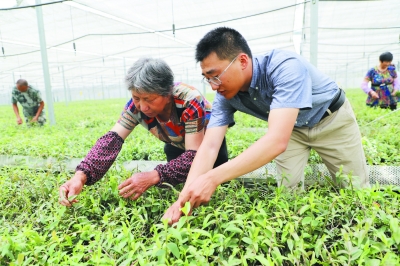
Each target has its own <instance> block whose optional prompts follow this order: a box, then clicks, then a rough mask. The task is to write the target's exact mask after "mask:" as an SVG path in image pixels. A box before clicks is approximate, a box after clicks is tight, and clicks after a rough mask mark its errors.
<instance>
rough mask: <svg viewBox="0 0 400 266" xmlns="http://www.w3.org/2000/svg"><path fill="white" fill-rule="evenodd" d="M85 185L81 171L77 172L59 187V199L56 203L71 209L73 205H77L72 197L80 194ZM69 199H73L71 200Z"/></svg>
mask: <svg viewBox="0 0 400 266" xmlns="http://www.w3.org/2000/svg"><path fill="white" fill-rule="evenodd" d="M85 183H86V175H85V174H84V173H83V172H82V171H77V172H76V173H75V175H74V176H73V177H72V178H71V179H70V180H68V181H67V182H65V183H64V184H63V185H61V186H60V188H59V194H60V198H59V201H58V202H59V203H60V204H61V205H64V206H67V207H71V206H72V204H73V203H77V202H78V200H76V199H75V197H73V196H77V195H79V194H80V193H81V192H82V189H83V186H84V185H85ZM71 197H73V199H71Z"/></svg>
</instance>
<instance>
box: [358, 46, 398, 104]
mask: <svg viewBox="0 0 400 266" xmlns="http://www.w3.org/2000/svg"><path fill="white" fill-rule="evenodd" d="M392 60H393V55H392V54H391V53H390V52H386V53H383V54H381V55H380V56H379V61H380V63H379V65H378V66H376V67H374V68H371V69H370V70H369V71H368V72H367V75H366V76H365V78H364V81H363V82H362V84H361V88H362V90H363V91H364V92H365V93H367V94H368V98H367V101H366V103H367V105H368V106H370V107H373V106H379V107H381V108H390V110H396V108H397V97H396V91H398V90H400V83H399V81H398V78H397V73H396V70H395V67H394V65H392ZM368 82H371V87H369V86H368Z"/></svg>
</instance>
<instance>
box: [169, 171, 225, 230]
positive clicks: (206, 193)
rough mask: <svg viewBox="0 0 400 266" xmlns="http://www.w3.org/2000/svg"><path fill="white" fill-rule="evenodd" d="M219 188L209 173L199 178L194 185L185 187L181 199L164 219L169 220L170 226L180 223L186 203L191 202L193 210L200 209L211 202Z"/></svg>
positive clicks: (180, 195) (170, 208)
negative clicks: (202, 205) (182, 209)
mask: <svg viewBox="0 0 400 266" xmlns="http://www.w3.org/2000/svg"><path fill="white" fill-rule="evenodd" d="M217 186H218V184H217V183H216V182H215V181H214V180H213V178H212V176H211V175H209V174H208V173H206V174H204V175H201V176H199V177H198V178H196V179H195V180H194V181H193V182H192V183H190V184H187V185H185V187H184V189H183V190H182V192H181V193H180V194H179V199H178V200H177V201H176V202H175V203H174V204H173V205H172V206H171V207H169V208H168V210H167V212H166V213H165V214H164V216H163V219H168V220H169V224H174V223H176V222H178V221H179V218H180V217H181V215H182V212H181V210H180V208H182V207H183V206H184V205H185V203H186V202H190V208H191V210H193V209H195V208H197V207H199V206H200V205H201V204H204V203H207V202H209V201H210V199H211V196H212V194H213V193H214V191H215V190H216V189H217Z"/></svg>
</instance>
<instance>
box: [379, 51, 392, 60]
mask: <svg viewBox="0 0 400 266" xmlns="http://www.w3.org/2000/svg"><path fill="white" fill-rule="evenodd" d="M379 61H381V62H392V61H393V55H392V53H390V52H384V53H383V54H381V55H380V56H379Z"/></svg>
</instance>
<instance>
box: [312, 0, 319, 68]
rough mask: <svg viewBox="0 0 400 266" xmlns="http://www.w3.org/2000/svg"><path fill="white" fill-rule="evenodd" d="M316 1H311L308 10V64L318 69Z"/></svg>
mask: <svg viewBox="0 0 400 266" xmlns="http://www.w3.org/2000/svg"><path fill="white" fill-rule="evenodd" d="M318 1H319V0H311V3H310V4H311V9H310V18H311V21H310V34H311V36H310V62H311V64H313V65H314V66H315V67H318Z"/></svg>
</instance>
